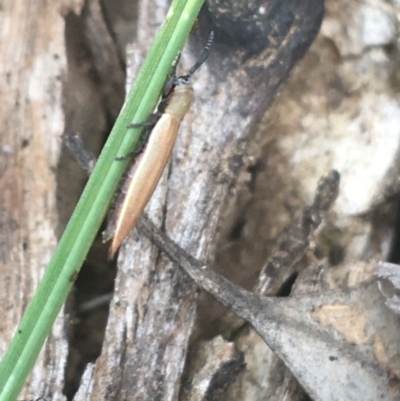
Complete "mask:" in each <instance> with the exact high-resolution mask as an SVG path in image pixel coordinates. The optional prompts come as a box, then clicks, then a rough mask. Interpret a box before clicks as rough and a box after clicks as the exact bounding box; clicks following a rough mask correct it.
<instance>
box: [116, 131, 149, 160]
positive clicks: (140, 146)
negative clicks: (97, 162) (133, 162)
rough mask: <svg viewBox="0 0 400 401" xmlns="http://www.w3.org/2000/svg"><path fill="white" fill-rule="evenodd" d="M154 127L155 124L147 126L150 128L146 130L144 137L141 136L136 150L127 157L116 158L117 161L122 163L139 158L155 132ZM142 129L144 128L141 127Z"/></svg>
mask: <svg viewBox="0 0 400 401" xmlns="http://www.w3.org/2000/svg"><path fill="white" fill-rule="evenodd" d="M153 126H154V124H151V125H147V127H149V128H147V129H145V130H144V131H143V133H142V135H140V138H139V142H138V143H137V145H136V148H135V150H132V152H129V153H127V154H126V155H122V156H116V157H115V160H119V161H121V160H126V159H134V158H135V157H137V156H138V155H139V153H141V152H142V150H143V149H144V147H145V146H146V143H147V140H148V139H149V136H150V133H151V131H152V130H153ZM141 127H143V125H141Z"/></svg>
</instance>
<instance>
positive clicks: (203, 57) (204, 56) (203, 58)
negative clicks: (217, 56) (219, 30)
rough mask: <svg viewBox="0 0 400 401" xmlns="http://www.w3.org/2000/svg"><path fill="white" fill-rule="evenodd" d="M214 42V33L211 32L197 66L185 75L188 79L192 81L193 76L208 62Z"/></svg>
mask: <svg viewBox="0 0 400 401" xmlns="http://www.w3.org/2000/svg"><path fill="white" fill-rule="evenodd" d="M213 40H214V31H211V32H210V36H209V37H208V40H207V43H206V45H205V46H204V49H203V50H202V51H201V54H200V57H199V58H198V60H197V61H196V63H195V65H194V66H193V67H192V68H191V69H190V70H189V73H188V74H187V75H185V78H186V79H190V78H191V76H192V75H193V74H194V73H195V72H196V71H197V70H198V69H199V68H200V66H201V65H202V64H203V63H204V62H205V61H206V60H207V58H208V55H209V54H210V48H211V44H212V42H213Z"/></svg>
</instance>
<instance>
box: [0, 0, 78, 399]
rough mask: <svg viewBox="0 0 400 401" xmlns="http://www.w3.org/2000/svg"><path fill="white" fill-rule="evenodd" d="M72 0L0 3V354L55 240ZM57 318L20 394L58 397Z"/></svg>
mask: <svg viewBox="0 0 400 401" xmlns="http://www.w3.org/2000/svg"><path fill="white" fill-rule="evenodd" d="M81 5H82V4H81V2H79V1H51V2H47V1H24V0H16V1H14V0H6V1H3V2H2V4H1V11H0V60H1V61H0V99H1V101H0V171H1V173H0V283H1V284H0V315H1V323H0V354H3V353H4V352H5V350H6V347H7V345H8V343H9V342H10V340H11V338H12V335H13V333H14V332H15V329H16V327H17V325H18V323H19V321H20V319H21V317H22V314H23V313H24V310H25V308H26V305H27V304H28V302H29V301H30V299H31V297H32V295H33V293H34V291H35V290H36V288H37V286H38V283H39V280H40V278H41V277H42V275H43V272H44V269H45V268H46V265H47V263H48V262H49V260H50V258H51V255H52V252H53V250H54V248H55V246H56V243H57V237H56V228H57V219H58V215H57V205H56V185H57V183H56V180H55V171H56V169H57V163H58V157H59V153H60V147H61V138H60V136H61V133H62V132H63V130H64V114H63V110H62V89H63V86H62V83H63V80H64V79H65V71H66V49H65V43H64V14H66V13H68V12H69V11H71V10H72V9H73V8H75V9H76V10H77V11H78V10H79V9H80V7H81ZM63 326H64V325H63V318H62V317H61V318H59V319H58V320H57V322H56V324H55V326H54V328H53V331H52V334H51V336H50V337H49V339H48V340H47V342H46V345H45V347H44V349H43V351H42V353H41V354H40V357H39V360H38V361H37V363H36V365H35V367H34V369H33V372H32V374H31V376H30V378H29V381H28V383H27V384H26V387H25V389H24V391H23V393H22V394H21V396H20V399H31V398H37V397H51V399H52V400H60V399H64V397H63V396H62V387H63V377H64V369H65V362H66V356H67V344H66V339H65V334H64V330H63Z"/></svg>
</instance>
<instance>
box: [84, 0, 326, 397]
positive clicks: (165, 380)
mask: <svg viewBox="0 0 400 401" xmlns="http://www.w3.org/2000/svg"><path fill="white" fill-rule="evenodd" d="M238 4H239V3H238ZM231 5H232V6H233V5H234V2H233V3H232V4H231ZM157 7H159V4H158V5H157ZM213 7H214V6H213V5H211V8H210V9H209V11H208V13H207V12H205V14H208V17H209V19H208V18H206V17H205V16H203V18H202V19H201V23H200V35H199V36H198V38H197V39H196V41H195V43H191V47H192V51H191V53H192V56H191V57H188V49H187V48H186V49H185V50H184V52H183V55H182V63H181V68H182V70H183V71H185V70H186V69H187V68H188V66H190V65H192V63H193V60H194V58H195V57H196V55H197V54H198V53H199V51H200V49H201V47H202V46H203V44H204V42H205V38H206V37H207V36H208V33H209V31H210V30H211V29H214V30H215V44H214V46H213V50H212V53H211V56H210V58H209V61H208V62H207V63H206V64H205V65H204V66H203V67H202V69H201V70H200V71H199V73H198V75H197V77H196V81H195V85H194V87H195V92H196V100H195V103H194V105H193V107H192V109H191V112H189V113H188V116H187V118H185V120H184V122H183V124H182V128H181V131H180V134H179V137H178V141H177V144H176V147H175V151H174V157H173V160H172V162H171V164H170V167H169V171H167V172H166V174H165V175H164V177H163V179H162V182H161V184H160V185H159V186H158V188H157V190H156V193H155V195H154V196H153V198H152V200H151V202H150V205H149V207H148V209H147V210H148V211H149V213H150V215H151V218H152V219H153V220H154V221H157V222H158V223H159V224H160V225H162V226H163V227H165V229H166V232H167V233H168V235H170V236H171V237H172V238H174V239H175V240H176V241H177V242H178V243H180V244H181V245H182V246H183V247H184V248H185V249H187V250H188V251H189V252H191V253H193V254H194V255H196V256H197V257H200V258H204V259H208V258H211V259H212V254H213V251H214V246H215V230H216V226H217V223H218V219H219V216H220V214H221V212H222V211H223V209H224V204H225V203H224V202H226V196H227V194H228V192H229V190H230V189H232V187H233V185H234V183H235V180H236V179H237V175H238V173H239V171H240V169H241V168H243V166H244V165H245V162H246V159H245V155H246V149H247V145H248V141H249V140H250V138H251V135H250V134H251V133H252V129H253V128H254V126H255V124H256V123H257V122H258V120H259V119H260V116H261V115H262V114H263V113H264V111H265V109H266V108H267V107H268V105H269V104H270V103H271V101H272V99H273V98H274V96H275V94H276V92H277V89H278V88H279V86H280V84H281V83H282V82H284V81H285V80H286V79H287V77H288V75H289V72H290V70H291V69H292V67H293V66H294V65H295V63H296V62H297V61H298V60H299V59H300V58H301V56H302V55H303V54H304V52H305V51H306V50H307V48H308V46H309V45H310V43H311V42H312V40H313V38H314V37H315V35H316V33H317V31H318V28H319V24H320V22H321V18H322V13H323V2H322V1H321V2H315V1H306V2H301V3H299V2H296V1H289V2H285V3H284V5H282V2H279V1H274V2H272V3H271V4H270V5H269V6H266V7H265V9H264V11H263V12H259V10H258V6H256V5H254V4H251V5H249V6H248V9H247V11H248V12H249V13H250V14H251V13H252V12H253V13H254V15H255V19H254V20H251V21H246V20H245V19H243V20H242V19H240V18H238V15H239V16H240V15H241V14H240V13H239V14H237V13H236V14H235V15H230V14H229V13H227V14H226V13H225V14H223V13H222V11H223V10H222V11H219V10H218V7H216V8H213ZM225 7H226V8H225V10H226V9H228V10H229V9H230V5H226V4H225ZM251 7H254V9H251ZM251 10H252V11H251ZM157 15H158V14H157V13H156V11H155V10H154V9H153V5H152V4H150V3H148V2H145V3H142V4H141V5H140V12H139V26H138V33H139V35H138V36H139V37H140V38H141V39H143V40H142V41H141V42H140V43H139V45H138V46H140V47H141V48H143V46H144V45H143V43H144V42H146V43H147V41H150V38H151V37H153V36H154V22H153V21H157V20H158V18H157ZM220 18H224V23H223V24H220V22H221V20H220ZM229 20H230V21H231V24H230V25H229V24H228V25H226V24H227V23H228V22H229ZM210 21H211V22H210ZM232 24H234V26H235V30H237V32H241V31H243V32H244V31H246V30H248V35H246V37H245V38H244V39H245V40H244V41H242V42H241V43H240V42H238V41H237V38H232V37H231V36H229V35H230V34H231V33H232V29H231V28H232ZM226 26H228V28H226ZM258 27H260V29H259V30H258ZM143 32H145V34H144V33H143ZM252 41H255V42H256V43H257V47H254V46H251V43H252ZM131 52H132V53H133V52H134V51H131ZM135 56H136V57H135V60H137V59H138V58H139V57H138V55H137V54H135ZM132 68H134V69H135V67H132ZM115 291H116V293H115V299H114V301H113V303H112V305H111V311H110V318H109V322H108V329H107V334H106V339H105V343H104V346H103V354H102V355H101V357H100V358H99V359H98V360H97V363H96V367H95V370H94V373H93V376H92V377H93V391H92V393H91V398H90V399H92V400H95V399H100V398H109V397H110V396H111V395H112V396H114V397H116V398H118V399H121V400H124V399H160V400H171V399H174V398H175V397H176V396H177V394H178V392H179V387H180V377H181V375H182V371H183V367H184V363H185V358H186V349H187V345H188V340H189V336H190V334H191V330H192V326H193V320H194V316H195V300H196V289H195V286H194V284H193V283H192V282H191V281H190V280H189V279H188V278H187V276H186V275H184V274H183V273H182V272H181V271H179V270H177V269H176V267H175V266H174V265H172V264H171V263H170V262H169V261H168V260H167V259H166V258H165V257H164V256H163V255H162V254H160V252H159V251H158V250H157V249H155V248H154V247H153V246H151V244H150V243H149V241H148V240H147V239H146V238H143V236H138V235H137V233H136V232H135V233H133V234H132V236H131V239H130V240H129V241H127V242H126V243H125V245H124V246H123V247H122V250H121V253H120V258H119V273H118V277H117V279H116V287H115Z"/></svg>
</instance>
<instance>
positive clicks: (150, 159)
mask: <svg viewBox="0 0 400 401" xmlns="http://www.w3.org/2000/svg"><path fill="white" fill-rule="evenodd" d="M213 39H214V33H213V32H211V33H210V36H209V38H208V41H207V44H206V45H205V47H204V49H203V51H202V52H201V55H200V57H199V59H198V60H197V61H196V63H195V64H194V65H193V67H192V68H191V69H190V70H189V72H188V74H187V75H181V76H176V65H177V63H178V62H179V56H178V58H177V60H176V62H175V63H174V65H173V67H172V74H171V78H170V79H169V80H168V82H167V83H166V84H165V86H164V89H163V93H162V97H161V100H160V102H159V106H158V108H157V112H156V113H155V114H153V115H152V117H151V118H150V121H148V122H145V123H140V124H131V125H128V128H138V127H147V129H146V130H145V132H144V133H143V135H142V138H141V140H140V142H141V143H142V149H140V150H139V152H137V151H136V152H135V153H133V155H134V156H136V157H135V160H134V162H133V164H132V165H131V167H130V168H129V169H128V171H127V174H126V179H125V181H124V183H123V185H122V191H121V195H120V198H119V199H118V201H117V204H116V207H115V210H114V213H113V215H112V217H111V220H110V226H109V227H110V228H109V229H108V230H106V234H105V236H106V237H107V236H108V237H111V235H110V233H111V232H113V234H112V241H111V245H110V249H109V253H108V257H109V259H113V258H114V256H115V253H116V252H117V250H118V248H119V247H120V246H121V243H122V242H123V241H124V239H125V238H126V237H127V236H128V234H129V232H130V231H131V230H132V229H133V227H134V226H135V225H136V222H137V220H138V218H139V217H140V215H141V214H142V212H143V210H144V208H145V207H146V205H147V203H148V202H149V200H150V197H151V195H152V194H153V192H154V191H155V189H156V187H157V184H158V182H159V180H160V178H161V175H162V173H163V171H164V169H165V166H166V165H167V163H168V160H169V159H170V156H171V153H172V149H173V147H174V144H175V140H176V137H177V134H178V131H179V127H180V124H181V122H182V120H183V118H184V116H185V115H186V113H187V112H188V110H189V108H190V105H191V103H192V101H193V97H194V91H193V86H192V85H191V83H190V79H191V77H192V76H193V74H194V73H195V72H196V71H197V70H198V69H199V67H200V66H201V65H202V64H203V63H204V62H205V61H206V60H207V58H208V55H209V53H210V47H211V44H212V41H213ZM143 145H144V146H143ZM130 156H132V155H125V156H122V157H118V158H117V159H119V160H121V159H125V158H126V157H130ZM106 239H107V238H106Z"/></svg>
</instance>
